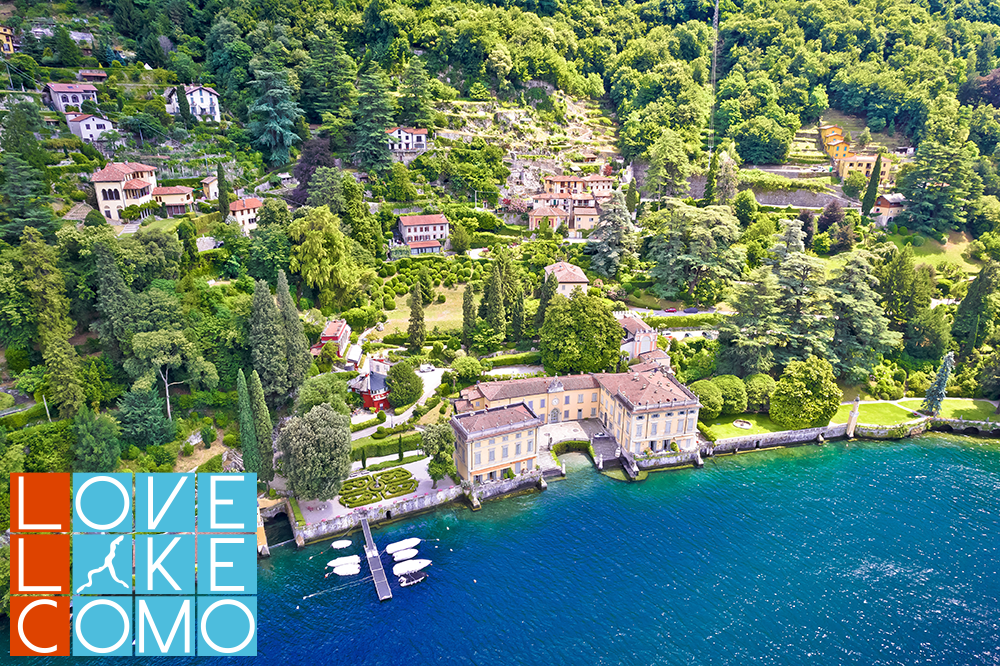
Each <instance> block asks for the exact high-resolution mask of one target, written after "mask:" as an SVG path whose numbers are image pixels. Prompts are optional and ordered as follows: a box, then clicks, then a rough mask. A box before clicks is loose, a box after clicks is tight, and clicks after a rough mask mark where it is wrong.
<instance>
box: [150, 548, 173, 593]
mask: <svg viewBox="0 0 1000 666" xmlns="http://www.w3.org/2000/svg"><path fill="white" fill-rule="evenodd" d="M180 540H181V538H180V537H179V536H175V537H174V538H173V539H172V540H171V541H170V545H169V546H167V547H166V548H165V549H164V550H163V552H162V553H160V556H159V557H158V558H156V561H155V562H154V561H153V544H154V543H155V542H154V540H153V539H150V540H149V548H148V549H147V550H146V562H147V563H148V565H149V566H148V567H147V569H146V587H147V589H148V590H149V591H150V592H152V591H153V574H154V573H155V572H156V571H157V570H159V572H160V573H161V574H163V577H164V578H166V579H167V582H168V583H170V586H171V587H173V588H174V590H176V591H177V592H180V591H181V588H180V586H179V585H178V584H177V582H176V581H175V580H174V579H173V578H172V577H171V576H170V574H169V573H167V570H166V569H164V568H163V560H165V559H166V558H167V555H169V554H170V551H171V550H173V549H174V546H176V545H177V542H178V541H180Z"/></svg>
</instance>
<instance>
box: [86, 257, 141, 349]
mask: <svg viewBox="0 0 1000 666" xmlns="http://www.w3.org/2000/svg"><path fill="white" fill-rule="evenodd" d="M91 251H92V252H93V254H94V259H95V266H96V268H97V271H96V273H97V311H98V312H99V313H100V314H101V320H100V321H99V322H98V324H97V330H98V332H99V333H100V336H101V341H102V342H103V343H104V345H105V347H106V348H107V349H108V350H109V352H110V353H111V357H112V359H114V360H116V361H117V362H118V363H121V360H122V358H123V356H124V353H125V351H126V350H127V348H128V343H129V339H130V338H131V334H132V327H133V321H134V319H135V315H136V307H137V302H136V297H135V294H134V293H133V292H132V290H131V289H129V288H128V287H127V286H125V281H124V280H122V273H121V270H119V268H118V264H117V263H116V262H115V258H114V255H113V254H112V253H111V250H110V249H109V248H108V246H107V244H106V243H103V242H101V243H95V244H94V247H93V249H92V250H91Z"/></svg>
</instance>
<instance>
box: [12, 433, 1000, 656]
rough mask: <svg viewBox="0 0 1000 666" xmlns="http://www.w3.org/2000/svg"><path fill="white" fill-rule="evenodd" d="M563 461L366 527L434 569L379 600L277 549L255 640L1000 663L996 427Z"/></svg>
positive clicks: (281, 645)
mask: <svg viewBox="0 0 1000 666" xmlns="http://www.w3.org/2000/svg"><path fill="white" fill-rule="evenodd" d="M569 460H570V461H571V462H570V468H571V469H570V475H569V477H568V478H567V479H566V480H564V481H557V482H554V483H551V484H550V485H549V490H547V491H546V492H544V493H535V494H531V495H527V496H522V497H517V498H513V499H507V500H503V501H497V502H491V503H488V504H486V505H485V506H484V508H483V510H482V511H480V512H477V513H472V512H470V511H469V510H468V509H465V508H453V509H446V510H441V511H438V512H435V513H431V514H427V515H425V516H421V517H417V518H414V519H409V520H406V521H403V522H399V523H397V524H394V525H391V526H388V527H384V528H382V529H377V530H375V531H374V536H375V539H376V541H377V542H378V543H379V544H380V545H381V546H383V547H384V546H385V545H386V544H388V543H389V542H391V541H396V540H399V539H403V538H406V537H410V536H419V537H422V538H426V539H440V541H437V542H428V543H424V544H421V547H420V555H421V556H422V557H429V558H430V559H432V560H434V565H433V566H432V567H431V568H429V569H428V572H429V574H430V578H429V579H428V580H427V581H425V582H424V583H422V584H420V585H417V586H415V587H411V588H406V589H401V588H398V587H397V586H395V584H394V582H393V585H394V588H393V593H394V598H393V599H392V600H391V601H388V602H386V603H383V604H379V602H378V600H377V597H376V596H375V590H374V586H373V585H372V584H371V583H370V582H368V581H357V584H353V585H348V586H342V587H339V588H337V589H334V590H332V591H330V592H327V593H325V594H322V595H320V596H317V597H314V598H311V599H308V600H303V599H302V597H303V595H306V594H310V593H314V592H317V591H320V590H323V589H325V588H327V587H331V586H333V585H336V584H338V583H337V582H333V581H331V580H330V579H326V580H324V579H323V577H322V575H323V567H324V564H325V562H326V561H327V560H328V559H330V558H331V556H332V555H331V551H329V550H328V549H327V546H326V545H325V544H322V545H317V546H311V547H309V548H306V549H304V550H302V551H297V550H295V549H294V547H284V548H278V549H276V550H275V551H274V553H273V556H272V558H271V559H270V560H267V561H263V562H261V564H260V569H259V573H260V578H259V582H260V596H259V601H258V604H259V609H260V611H259V612H260V634H259V655H260V657H259V658H258V661H260V662H262V663H263V662H264V660H265V659H266V660H267V661H268V662H269V663H289V664H387V665H389V664H391V665H398V664H404V665H406V666H417V665H419V664H438V663H442V662H444V661H445V660H448V661H449V662H452V663H460V664H537V663H541V662H545V663H548V664H585V665H590V664H619V663H625V664H865V665H870V664H949V665H960V664H1000V619H998V618H1000V580H998V563H997V562H998V548H1000V517H998V514H1000V511H998V504H1000V444H997V443H996V442H987V441H984V440H970V439H962V438H945V437H940V436H928V437H922V438H917V439H913V440H908V441H905V442H901V443H899V442H896V443H858V442H854V443H851V444H849V445H848V444H847V443H833V444H828V445H827V446H825V447H801V448H794V449H785V450H780V451H773V452H766V453H755V454H747V455H741V456H738V457H731V456H729V457H725V458H720V459H717V460H708V461H707V462H706V465H705V468H704V469H702V470H681V471H674V472H664V473H658V474H653V475H650V477H649V478H648V479H647V480H646V481H644V482H642V483H638V484H626V483H623V482H618V481H614V480H612V479H609V478H606V477H601V476H599V475H597V474H595V473H594V472H593V471H592V469H591V468H590V467H589V466H588V465H584V464H583V459H582V458H580V457H579V456H572V457H570V458H569ZM353 539H354V540H355V543H356V544H360V543H361V540H362V538H361V537H360V535H354V536H353ZM324 550H325V552H324ZM355 552H357V553H360V552H361V551H360V546H358V547H356V548H353V549H351V550H348V551H338V553H337V554H338V555H342V554H345V553H355ZM311 556H315V557H313V559H311V560H310V559H309V558H310V557H311ZM388 559H389V558H388V557H384V562H387V561H388ZM366 572H367V568H366V567H363V573H366ZM331 578H333V577H332V576H331ZM0 640H2V641H3V645H6V644H7V636H6V635H5V634H4V635H2V636H0ZM21 661H23V662H26V663H30V662H29V660H21ZM231 661H237V660H235V659H234V660H231ZM247 661H249V660H247ZM34 663H66V661H65V660H55V659H52V660H36V661H35V662H34ZM88 663H100V662H96V661H93V660H91V661H89V662H88ZM129 663H141V660H132V661H131V662H129ZM164 663H167V662H164ZM170 663H174V664H176V663H189V660H183V659H182V660H173V661H172V662H170Z"/></svg>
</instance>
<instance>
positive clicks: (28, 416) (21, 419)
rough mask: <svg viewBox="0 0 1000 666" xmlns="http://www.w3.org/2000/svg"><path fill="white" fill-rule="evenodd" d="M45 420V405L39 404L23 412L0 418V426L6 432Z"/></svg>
mask: <svg viewBox="0 0 1000 666" xmlns="http://www.w3.org/2000/svg"><path fill="white" fill-rule="evenodd" d="M44 418H45V405H43V404H41V403H39V404H37V405H32V406H31V407H28V408H27V409H26V410H24V411H23V412H15V413H13V414H8V415H7V416H4V417H3V418H0V426H3V427H4V428H6V429H7V430H20V429H21V428H23V427H24V426H26V425H28V424H29V423H32V422H33V421H37V420H39V419H44Z"/></svg>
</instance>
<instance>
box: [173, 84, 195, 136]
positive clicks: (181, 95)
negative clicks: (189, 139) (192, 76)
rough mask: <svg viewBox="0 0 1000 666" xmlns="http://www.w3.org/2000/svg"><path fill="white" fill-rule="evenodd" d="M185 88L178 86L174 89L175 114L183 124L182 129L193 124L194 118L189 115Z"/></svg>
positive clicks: (189, 108)
mask: <svg viewBox="0 0 1000 666" xmlns="http://www.w3.org/2000/svg"><path fill="white" fill-rule="evenodd" d="M184 88H185V86H183V85H179V86H177V87H176V88H174V95H176V96H177V112H178V114H179V115H180V117H181V120H182V121H183V122H184V127H187V128H188V129H190V128H191V126H192V125H193V124H194V116H192V115H191V104H190V103H189V102H188V98H187V91H186V90H185V89H184Z"/></svg>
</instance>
